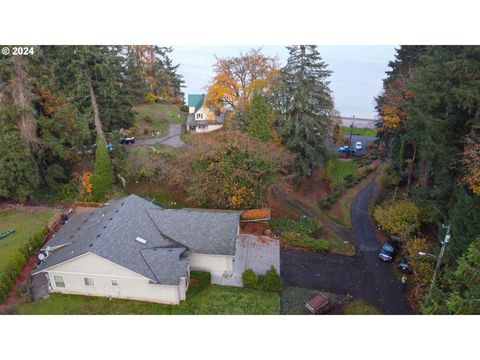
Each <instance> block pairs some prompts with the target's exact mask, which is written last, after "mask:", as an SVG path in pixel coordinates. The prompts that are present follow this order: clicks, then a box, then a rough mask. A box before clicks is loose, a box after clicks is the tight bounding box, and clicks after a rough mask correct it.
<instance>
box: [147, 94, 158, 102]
mask: <svg viewBox="0 0 480 360" xmlns="http://www.w3.org/2000/svg"><path fill="white" fill-rule="evenodd" d="M158 99H159V97H158V95H155V94H154V93H152V92H148V93H147V95H145V101H146V102H147V103H149V104H154V103H155V102H156V101H157V100H158Z"/></svg>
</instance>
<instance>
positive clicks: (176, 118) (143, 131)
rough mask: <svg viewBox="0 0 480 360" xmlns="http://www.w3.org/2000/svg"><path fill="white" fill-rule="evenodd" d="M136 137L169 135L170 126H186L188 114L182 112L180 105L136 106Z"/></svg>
mask: <svg viewBox="0 0 480 360" xmlns="http://www.w3.org/2000/svg"><path fill="white" fill-rule="evenodd" d="M135 111H136V112H137V115H136V116H135V125H134V126H135V128H136V131H135V134H134V135H135V136H137V137H143V136H149V135H151V134H152V133H156V132H159V133H160V134H159V136H165V135H167V134H168V126H169V124H184V123H185V122H186V120H187V114H186V113H184V112H181V111H180V107H179V106H178V105H164V104H141V105H136V106H135Z"/></svg>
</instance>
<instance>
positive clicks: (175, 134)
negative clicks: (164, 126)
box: [131, 124, 185, 147]
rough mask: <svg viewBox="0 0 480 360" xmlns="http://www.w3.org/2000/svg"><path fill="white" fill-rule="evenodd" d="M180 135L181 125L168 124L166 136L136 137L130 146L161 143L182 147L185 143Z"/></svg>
mask: <svg viewBox="0 0 480 360" xmlns="http://www.w3.org/2000/svg"><path fill="white" fill-rule="evenodd" d="M180 135H182V125H180V124H170V127H169V128H168V135H167V136H161V137H156V138H149V139H138V140H135V144H134V145H131V146H145V145H155V144H162V145H166V146H171V147H182V146H183V145H184V144H185V143H184V142H183V141H182V139H181V138H180Z"/></svg>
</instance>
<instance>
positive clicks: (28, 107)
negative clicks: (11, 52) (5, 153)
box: [12, 56, 40, 153]
mask: <svg viewBox="0 0 480 360" xmlns="http://www.w3.org/2000/svg"><path fill="white" fill-rule="evenodd" d="M12 61H13V65H14V68H15V75H14V78H13V87H12V100H13V104H14V105H15V106H16V107H18V108H20V109H21V114H20V115H19V116H18V118H17V121H16V122H17V127H18V130H19V131H20V135H21V137H22V139H23V140H25V142H26V143H27V145H28V147H29V149H30V151H31V152H32V153H33V152H34V151H35V150H36V149H37V147H38V144H39V143H40V140H39V139H38V136H37V121H36V119H35V117H34V116H33V108H32V98H33V95H32V93H31V92H30V90H29V89H28V75H27V73H26V71H25V64H24V62H23V61H24V60H23V58H22V56H12Z"/></svg>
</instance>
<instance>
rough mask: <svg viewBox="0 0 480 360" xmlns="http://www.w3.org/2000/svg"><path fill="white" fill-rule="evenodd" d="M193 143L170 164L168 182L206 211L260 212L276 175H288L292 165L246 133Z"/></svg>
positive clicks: (281, 153) (215, 135) (226, 133)
mask: <svg viewBox="0 0 480 360" xmlns="http://www.w3.org/2000/svg"><path fill="white" fill-rule="evenodd" d="M191 140H192V141H191V144H192V146H191V147H189V148H188V149H184V150H183V151H180V152H178V153H177V154H175V156H174V158H172V161H171V162H169V164H168V165H169V166H168V169H167V172H166V176H165V177H166V180H167V181H168V183H169V185H172V186H175V187H179V188H180V189H181V190H183V191H185V192H186V193H187V194H188V195H189V199H188V200H189V202H191V203H192V204H194V205H197V206H201V207H210V208H229V209H251V208H256V207H258V206H260V204H261V203H262V199H263V197H264V196H265V195H266V194H267V193H268V190H269V189H270V188H271V186H272V185H273V184H275V182H276V181H277V175H278V174H279V173H285V172H286V171H287V168H288V165H289V164H290V162H291V160H292V159H293V156H292V154H291V153H290V152H288V151H287V150H285V149H282V148H279V147H277V146H275V145H273V144H270V143H263V142H262V141H259V140H256V139H252V138H250V137H249V136H248V135H246V134H244V133H241V132H233V131H218V132H217V131H216V132H213V133H211V134H205V135H204V136H203V135H202V137H192V138H191Z"/></svg>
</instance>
